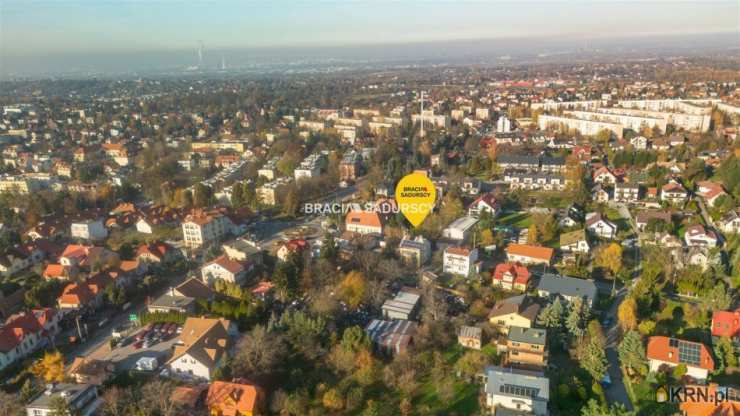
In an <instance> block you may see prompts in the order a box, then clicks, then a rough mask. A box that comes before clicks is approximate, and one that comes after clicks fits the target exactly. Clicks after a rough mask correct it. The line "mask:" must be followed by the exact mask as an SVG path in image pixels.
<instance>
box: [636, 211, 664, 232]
mask: <svg viewBox="0 0 740 416" xmlns="http://www.w3.org/2000/svg"><path fill="white" fill-rule="evenodd" d="M651 220H653V222H655V221H661V222H664V223H665V225H666V226H668V225H671V223H672V219H671V213H670V212H667V211H640V212H638V213H637V215H636V216H635V225H636V226H637V229H638V230H639V231H645V227H647V225H648V223H650V222H651Z"/></svg>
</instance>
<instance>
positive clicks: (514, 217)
mask: <svg viewBox="0 0 740 416" xmlns="http://www.w3.org/2000/svg"><path fill="white" fill-rule="evenodd" d="M498 223H500V224H503V225H508V226H512V227H517V228H529V226H530V225H532V216H531V215H529V213H526V212H514V213H511V214H507V215H504V216H503V217H501V218H499V219H498Z"/></svg>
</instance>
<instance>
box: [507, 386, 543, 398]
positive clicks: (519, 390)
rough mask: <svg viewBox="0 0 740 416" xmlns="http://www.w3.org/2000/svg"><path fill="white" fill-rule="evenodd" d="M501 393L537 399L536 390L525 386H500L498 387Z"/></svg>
mask: <svg viewBox="0 0 740 416" xmlns="http://www.w3.org/2000/svg"><path fill="white" fill-rule="evenodd" d="M499 390H500V391H501V393H506V394H513V395H515V396H519V397H537V392H538V391H539V390H538V389H535V388H532V387H525V386H517V385H515V384H502V385H501V387H499Z"/></svg>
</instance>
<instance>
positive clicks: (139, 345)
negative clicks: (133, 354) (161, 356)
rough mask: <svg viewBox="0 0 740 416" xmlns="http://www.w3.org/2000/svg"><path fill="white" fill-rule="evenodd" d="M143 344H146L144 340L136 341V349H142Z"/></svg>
mask: <svg viewBox="0 0 740 416" xmlns="http://www.w3.org/2000/svg"><path fill="white" fill-rule="evenodd" d="M143 345H144V341H142V340H138V341H136V342H134V349H135V350H138V349H140V348H141V347H142V346H143Z"/></svg>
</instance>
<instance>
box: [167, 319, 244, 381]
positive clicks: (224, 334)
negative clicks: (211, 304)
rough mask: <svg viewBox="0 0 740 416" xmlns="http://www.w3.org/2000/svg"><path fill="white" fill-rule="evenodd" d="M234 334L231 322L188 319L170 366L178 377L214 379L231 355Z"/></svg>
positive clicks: (171, 370) (168, 364)
mask: <svg viewBox="0 0 740 416" xmlns="http://www.w3.org/2000/svg"><path fill="white" fill-rule="evenodd" d="M234 334H236V328H235V327H234V326H233V324H232V323H231V322H230V321H229V320H226V319H223V318H219V319H211V318H194V317H188V318H187V319H186V320H185V324H184V325H183V329H182V333H181V334H180V336H179V339H178V343H177V344H175V348H174V352H173V355H172V358H170V360H169V361H168V362H167V367H168V368H169V369H170V372H171V373H172V374H173V375H175V376H177V377H185V378H195V379H205V380H210V379H211V377H212V376H213V374H214V372H215V371H216V370H217V369H218V368H219V367H220V366H221V365H222V364H223V362H224V360H225V359H226V357H227V356H228V354H229V350H230V348H231V346H232V337H233V335H234Z"/></svg>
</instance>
